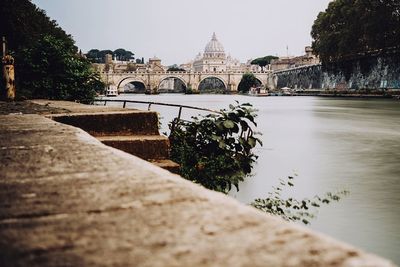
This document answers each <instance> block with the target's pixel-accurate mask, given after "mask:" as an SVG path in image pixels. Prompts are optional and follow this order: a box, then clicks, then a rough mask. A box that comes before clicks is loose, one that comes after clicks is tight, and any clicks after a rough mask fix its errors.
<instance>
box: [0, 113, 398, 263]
mask: <svg viewBox="0 0 400 267" xmlns="http://www.w3.org/2000/svg"><path fill="white" fill-rule="evenodd" d="M0 160H1V162H0V176H1V177H0V266H272V267H279V266H288V267H289V266H315V267H317V266H343V267H350V266H371V267H372V266H378V267H379V266H382V267H383V266H388V267H389V266H394V265H392V264H391V263H390V262H389V261H386V260H384V259H381V258H379V257H377V256H374V255H371V254H367V253H365V252H362V251H360V250H358V249H356V248H353V247H351V246H349V245H346V244H344V243H341V242H339V241H336V240H334V239H332V238H329V237H326V236H323V235H320V234H317V233H315V232H312V231H311V230H309V229H307V228H305V227H301V226H298V225H295V224H291V223H287V222H285V221H283V220H281V219H280V218H276V217H272V216H268V215H266V214H263V213H261V212H259V211H257V210H255V209H253V208H251V207H247V206H245V205H242V204H240V203H238V202H237V201H235V200H234V199H231V198H229V197H227V196H225V195H222V194H220V193H216V192H211V191H209V190H206V189H204V188H202V187H200V186H198V185H195V184H193V183H191V182H188V181H186V180H184V179H182V178H181V177H179V176H177V175H174V174H171V173H170V172H168V171H165V170H163V169H160V168H158V167H156V166H154V165H152V164H151V163H148V162H146V161H144V160H141V159H139V158H137V157H134V156H131V155H129V154H126V153H124V152H121V151H119V150H116V149H113V148H110V147H107V146H105V145H103V144H101V143H100V142H99V141H97V140H96V139H95V138H93V137H91V136H90V135H88V134H87V133H85V132H83V131H82V130H80V129H78V128H74V127H71V126H67V125H63V124H60V123H57V122H54V121H52V120H49V119H46V118H44V117H41V116H38V115H7V116H0Z"/></svg>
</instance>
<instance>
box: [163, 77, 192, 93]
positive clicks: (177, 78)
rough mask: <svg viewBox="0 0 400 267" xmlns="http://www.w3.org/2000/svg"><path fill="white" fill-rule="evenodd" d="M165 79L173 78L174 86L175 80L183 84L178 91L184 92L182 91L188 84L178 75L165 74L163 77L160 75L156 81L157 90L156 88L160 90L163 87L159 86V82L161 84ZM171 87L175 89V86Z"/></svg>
mask: <svg viewBox="0 0 400 267" xmlns="http://www.w3.org/2000/svg"><path fill="white" fill-rule="evenodd" d="M167 79H174V86H175V80H178V81H180V83H181V85H183V87H184V88H182V89H183V90H179V92H182V93H184V92H185V91H186V89H187V86H188V85H187V82H186V81H185V80H184V79H182V78H181V77H179V76H174V75H168V76H165V77H161V79H160V82H159V83H158V86H157V90H158V91H160V90H162V89H163V88H161V84H162V83H163V82H164V81H166V80H167ZM168 89H171V88H168ZM172 89H175V88H172Z"/></svg>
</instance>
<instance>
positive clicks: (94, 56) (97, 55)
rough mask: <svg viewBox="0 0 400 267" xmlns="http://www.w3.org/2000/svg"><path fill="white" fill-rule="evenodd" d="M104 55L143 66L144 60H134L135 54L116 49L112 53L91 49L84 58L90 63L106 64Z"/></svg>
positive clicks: (110, 51) (107, 50)
mask: <svg viewBox="0 0 400 267" xmlns="http://www.w3.org/2000/svg"><path fill="white" fill-rule="evenodd" d="M106 55H111V56H112V58H113V59H114V58H115V59H116V60H118V61H131V62H132V61H134V62H136V63H137V64H144V58H143V57H142V58H136V59H135V54H134V53H133V52H131V51H129V50H125V49H124V48H118V49H116V50H114V51H112V50H109V49H106V50H99V49H91V50H89V51H88V52H87V53H86V54H85V56H86V57H87V59H88V60H89V61H90V62H92V63H106V62H105V57H106Z"/></svg>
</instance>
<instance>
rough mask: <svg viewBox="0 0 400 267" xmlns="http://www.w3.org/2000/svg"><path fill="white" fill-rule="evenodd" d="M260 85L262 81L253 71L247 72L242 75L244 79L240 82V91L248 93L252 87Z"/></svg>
mask: <svg viewBox="0 0 400 267" xmlns="http://www.w3.org/2000/svg"><path fill="white" fill-rule="evenodd" d="M258 85H260V82H259V81H258V80H257V78H256V77H255V76H254V74H252V73H245V74H243V76H242V80H241V81H240V83H239V86H238V91H239V92H241V93H247V92H248V91H249V90H250V88H251V87H255V86H258Z"/></svg>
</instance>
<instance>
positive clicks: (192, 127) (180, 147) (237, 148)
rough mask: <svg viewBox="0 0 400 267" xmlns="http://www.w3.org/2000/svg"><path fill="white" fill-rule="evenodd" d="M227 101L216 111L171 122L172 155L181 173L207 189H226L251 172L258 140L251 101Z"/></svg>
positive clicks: (235, 184) (226, 190) (223, 190)
mask: <svg viewBox="0 0 400 267" xmlns="http://www.w3.org/2000/svg"><path fill="white" fill-rule="evenodd" d="M236 103H237V104H236V105H229V109H228V110H221V111H220V112H219V113H217V114H209V115H207V116H200V117H193V121H183V120H177V119H175V120H174V121H173V123H171V124H170V129H171V135H170V142H171V148H172V149H171V158H172V159H173V160H174V161H176V162H177V163H179V164H180V165H181V175H182V176H183V177H184V178H186V179H188V180H191V181H193V182H196V183H199V184H202V185H203V186H204V187H206V188H208V189H212V190H215V191H219V192H224V193H227V192H229V190H231V188H232V185H234V186H235V187H236V190H239V182H241V181H243V180H244V178H245V177H246V176H247V175H249V174H250V173H251V170H252V167H253V164H254V162H255V160H256V159H257V156H256V155H255V154H254V153H253V148H254V147H255V146H256V145H257V143H259V144H260V145H262V143H261V141H260V139H258V138H257V137H256V136H257V133H255V132H254V130H253V128H252V127H254V126H257V124H256V122H255V120H254V119H255V117H256V113H255V110H254V109H252V105H251V104H248V103H246V104H239V103H238V102H236Z"/></svg>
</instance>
